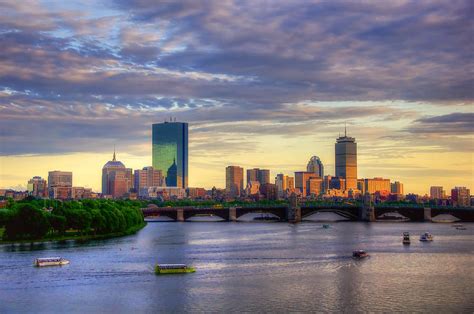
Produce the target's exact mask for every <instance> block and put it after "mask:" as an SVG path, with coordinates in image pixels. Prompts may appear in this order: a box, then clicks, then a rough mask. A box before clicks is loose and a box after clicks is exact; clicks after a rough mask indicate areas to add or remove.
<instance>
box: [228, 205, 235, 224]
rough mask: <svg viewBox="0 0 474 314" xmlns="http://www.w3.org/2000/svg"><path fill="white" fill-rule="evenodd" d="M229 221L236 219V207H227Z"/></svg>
mask: <svg viewBox="0 0 474 314" xmlns="http://www.w3.org/2000/svg"><path fill="white" fill-rule="evenodd" d="M229 221H234V222H235V221H237V208H236V207H229Z"/></svg>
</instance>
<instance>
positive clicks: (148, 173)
mask: <svg viewBox="0 0 474 314" xmlns="http://www.w3.org/2000/svg"><path fill="white" fill-rule="evenodd" d="M133 180H134V188H135V190H136V191H137V192H138V193H140V190H141V189H143V188H145V187H150V186H164V180H163V175H162V172H161V170H155V169H153V167H144V168H143V169H142V170H135V172H134V176H133ZM139 196H141V195H140V194H139Z"/></svg>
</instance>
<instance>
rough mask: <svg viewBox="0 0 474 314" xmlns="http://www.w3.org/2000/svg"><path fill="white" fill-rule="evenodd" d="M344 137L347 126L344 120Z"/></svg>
mask: <svg viewBox="0 0 474 314" xmlns="http://www.w3.org/2000/svg"><path fill="white" fill-rule="evenodd" d="M344 137H347V127H346V122H344Z"/></svg>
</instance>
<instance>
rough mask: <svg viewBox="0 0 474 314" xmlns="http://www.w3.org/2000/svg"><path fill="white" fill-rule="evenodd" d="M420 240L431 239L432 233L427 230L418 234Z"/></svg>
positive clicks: (427, 240)
mask: <svg viewBox="0 0 474 314" xmlns="http://www.w3.org/2000/svg"><path fill="white" fill-rule="evenodd" d="M420 241H422V242H429V241H433V235H432V234H431V233H429V232H425V233H423V234H422V235H421V236H420Z"/></svg>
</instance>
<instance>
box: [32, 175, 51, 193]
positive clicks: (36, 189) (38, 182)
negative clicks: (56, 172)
mask: <svg viewBox="0 0 474 314" xmlns="http://www.w3.org/2000/svg"><path fill="white" fill-rule="evenodd" d="M28 193H29V194H30V195H31V196H34V197H47V196H48V187H47V183H46V180H45V179H43V178H41V177H33V178H32V179H30V180H29V181H28Z"/></svg>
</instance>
